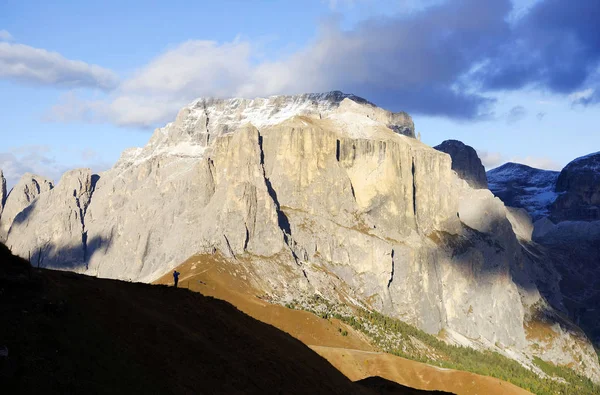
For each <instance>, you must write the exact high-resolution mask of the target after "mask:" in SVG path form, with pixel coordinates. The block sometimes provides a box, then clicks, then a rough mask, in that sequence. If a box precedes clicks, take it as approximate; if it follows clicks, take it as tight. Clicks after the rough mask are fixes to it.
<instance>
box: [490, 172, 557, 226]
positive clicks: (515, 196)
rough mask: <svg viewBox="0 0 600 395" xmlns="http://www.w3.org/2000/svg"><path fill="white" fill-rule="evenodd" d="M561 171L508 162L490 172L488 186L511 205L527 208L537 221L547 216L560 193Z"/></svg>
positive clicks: (505, 202)
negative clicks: (557, 184)
mask: <svg viewBox="0 0 600 395" xmlns="http://www.w3.org/2000/svg"><path fill="white" fill-rule="evenodd" d="M558 176H559V172H557V171H550V170H540V169H535V168H533V167H529V166H527V165H522V164H520V163H512V162H509V163H505V164H504V165H502V166H500V167H497V168H495V169H492V170H490V171H488V172H487V178H488V183H489V189H490V190H491V191H492V192H493V193H494V195H495V196H497V197H499V198H500V199H501V200H502V201H503V202H504V204H506V205H507V206H510V207H519V208H523V209H525V210H527V212H528V213H529V215H531V217H532V219H533V220H534V221H536V220H538V219H540V218H542V217H544V216H547V215H548V213H549V210H550V205H551V204H552V203H553V202H554V200H555V199H556V197H557V193H556V191H555V189H556V188H555V187H556V180H557V179H558Z"/></svg>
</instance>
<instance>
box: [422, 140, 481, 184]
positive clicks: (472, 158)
mask: <svg viewBox="0 0 600 395" xmlns="http://www.w3.org/2000/svg"><path fill="white" fill-rule="evenodd" d="M433 148H435V149H436V150H438V151H442V152H445V153H447V154H448V155H450V157H451V158H452V170H454V171H455V172H456V174H458V176H459V177H460V178H462V179H463V180H465V181H466V182H467V183H468V184H469V185H470V186H471V187H472V188H475V189H487V188H488V180H487V177H486V174H485V167H483V164H482V163H481V159H479V156H478V155H477V151H475V149H473V147H471V146H468V145H466V144H464V143H462V142H460V141H458V140H446V141H444V142H443V143H442V144H440V145H438V146H436V147H433Z"/></svg>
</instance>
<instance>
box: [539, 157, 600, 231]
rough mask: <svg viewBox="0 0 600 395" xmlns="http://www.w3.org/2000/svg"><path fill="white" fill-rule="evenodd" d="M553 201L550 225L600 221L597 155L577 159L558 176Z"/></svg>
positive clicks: (599, 164)
mask: <svg viewBox="0 0 600 395" xmlns="http://www.w3.org/2000/svg"><path fill="white" fill-rule="evenodd" d="M556 192H557V193H558V197H557V199H556V200H555V201H554V203H553V204H552V207H551V209H550V211H551V215H550V217H551V218H552V220H553V221H554V222H561V221H598V220H600V152H596V153H594V154H590V155H587V156H584V157H581V158H577V159H575V160H574V161H572V162H571V163H569V164H568V165H567V166H565V168H564V169H563V170H562V171H561V172H560V175H559V176H558V180H557V181H556Z"/></svg>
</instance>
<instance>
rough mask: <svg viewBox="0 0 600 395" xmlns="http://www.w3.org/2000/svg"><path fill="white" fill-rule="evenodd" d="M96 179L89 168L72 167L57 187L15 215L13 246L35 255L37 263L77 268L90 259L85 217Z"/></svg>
mask: <svg viewBox="0 0 600 395" xmlns="http://www.w3.org/2000/svg"><path fill="white" fill-rule="evenodd" d="M96 177H97V176H96ZM94 180H95V178H94V177H93V176H92V174H91V171H90V170H89V169H82V170H72V171H69V172H67V173H65V174H64V175H63V176H62V178H61V179H60V181H59V182H58V184H57V185H56V187H55V188H53V189H52V190H48V191H47V192H44V193H41V194H40V195H39V196H38V197H37V198H36V199H35V200H34V201H33V202H32V204H30V205H29V206H27V208H25V209H24V210H23V211H21V212H20V213H19V214H17V215H16V216H15V219H14V221H13V223H12V226H11V227H10V233H9V234H8V240H9V245H11V246H12V249H13V250H14V251H19V252H20V254H21V255H22V256H23V257H31V262H32V263H33V264H34V265H37V264H40V265H44V266H51V265H52V263H53V262H61V267H62V268H65V269H73V268H78V266H79V265H80V264H81V263H82V262H86V261H87V255H86V250H87V232H86V229H85V225H84V217H85V214H86V210H87V206H88V205H89V203H90V199H91V196H92V193H93V188H94ZM11 243H12V244H11Z"/></svg>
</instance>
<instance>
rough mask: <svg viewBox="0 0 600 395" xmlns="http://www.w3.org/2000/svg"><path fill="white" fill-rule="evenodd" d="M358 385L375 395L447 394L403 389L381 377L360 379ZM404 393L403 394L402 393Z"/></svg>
mask: <svg viewBox="0 0 600 395" xmlns="http://www.w3.org/2000/svg"><path fill="white" fill-rule="evenodd" d="M356 383H357V384H359V385H362V386H363V387H365V388H369V389H371V390H372V391H375V393H376V394H380V395H388V394H398V393H405V394H410V395H424V394H439V395H443V394H447V392H442V391H423V390H417V389H414V388H410V387H405V386H404V385H401V384H398V383H395V382H393V381H390V380H386V379H384V378H382V377H367V378H366V379H362V380H359V381H357V382H356ZM403 391H404V392H403Z"/></svg>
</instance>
